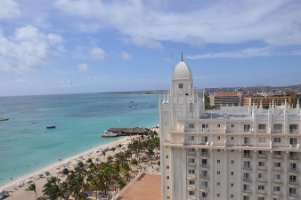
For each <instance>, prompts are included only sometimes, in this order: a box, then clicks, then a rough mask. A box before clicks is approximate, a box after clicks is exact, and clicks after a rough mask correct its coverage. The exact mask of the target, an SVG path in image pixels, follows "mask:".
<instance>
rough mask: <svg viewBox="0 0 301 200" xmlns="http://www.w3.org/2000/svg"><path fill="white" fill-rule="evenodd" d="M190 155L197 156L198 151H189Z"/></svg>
mask: <svg viewBox="0 0 301 200" xmlns="http://www.w3.org/2000/svg"><path fill="white" fill-rule="evenodd" d="M188 155H191V156H195V155H196V151H188Z"/></svg>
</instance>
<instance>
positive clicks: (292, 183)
mask: <svg viewBox="0 0 301 200" xmlns="http://www.w3.org/2000/svg"><path fill="white" fill-rule="evenodd" d="M288 184H290V185H299V183H298V182H297V181H290V180H289V181H288Z"/></svg>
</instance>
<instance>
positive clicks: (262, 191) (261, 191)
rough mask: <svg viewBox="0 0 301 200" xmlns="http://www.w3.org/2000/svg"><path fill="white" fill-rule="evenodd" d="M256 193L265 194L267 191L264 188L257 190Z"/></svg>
mask: <svg viewBox="0 0 301 200" xmlns="http://www.w3.org/2000/svg"><path fill="white" fill-rule="evenodd" d="M257 193H258V194H266V193H267V192H266V191H265V190H257Z"/></svg>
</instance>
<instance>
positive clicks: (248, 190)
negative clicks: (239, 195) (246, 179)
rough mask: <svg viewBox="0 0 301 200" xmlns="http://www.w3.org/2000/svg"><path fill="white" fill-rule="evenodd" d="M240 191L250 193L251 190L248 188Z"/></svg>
mask: <svg viewBox="0 0 301 200" xmlns="http://www.w3.org/2000/svg"><path fill="white" fill-rule="evenodd" d="M242 192H243V193H248V194H250V193H252V190H250V189H244V190H243V191H242Z"/></svg>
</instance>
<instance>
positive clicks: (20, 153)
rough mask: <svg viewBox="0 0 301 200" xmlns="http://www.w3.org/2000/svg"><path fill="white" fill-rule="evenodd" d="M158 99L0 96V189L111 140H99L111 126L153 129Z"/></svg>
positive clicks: (118, 95) (139, 96)
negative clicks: (6, 119) (50, 126)
mask: <svg viewBox="0 0 301 200" xmlns="http://www.w3.org/2000/svg"><path fill="white" fill-rule="evenodd" d="M158 98H159V95H154V94H134V93H133V94H122V93H107V94H104V93H98V94H74V95H47V96H22V97H0V117H8V118H9V121H3V122H0V160H1V164H0V185H3V184H4V183H7V182H9V181H10V179H11V178H12V179H13V180H14V179H16V178H18V177H20V176H22V175H24V174H27V173H30V172H33V171H35V170H37V169H39V168H42V167H45V166H47V165H49V164H51V163H53V162H56V161H58V158H61V157H63V158H66V157H70V156H72V155H75V154H77V153H79V152H82V151H85V150H88V149H89V148H90V147H94V146H96V145H100V144H105V143H108V142H110V141H112V139H111V138H101V137H99V135H100V134H101V133H102V132H103V131H104V130H106V129H108V128H110V127H151V126H155V125H157V124H158V123H159V113H158ZM47 125H56V128H55V129H46V126H47Z"/></svg>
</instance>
